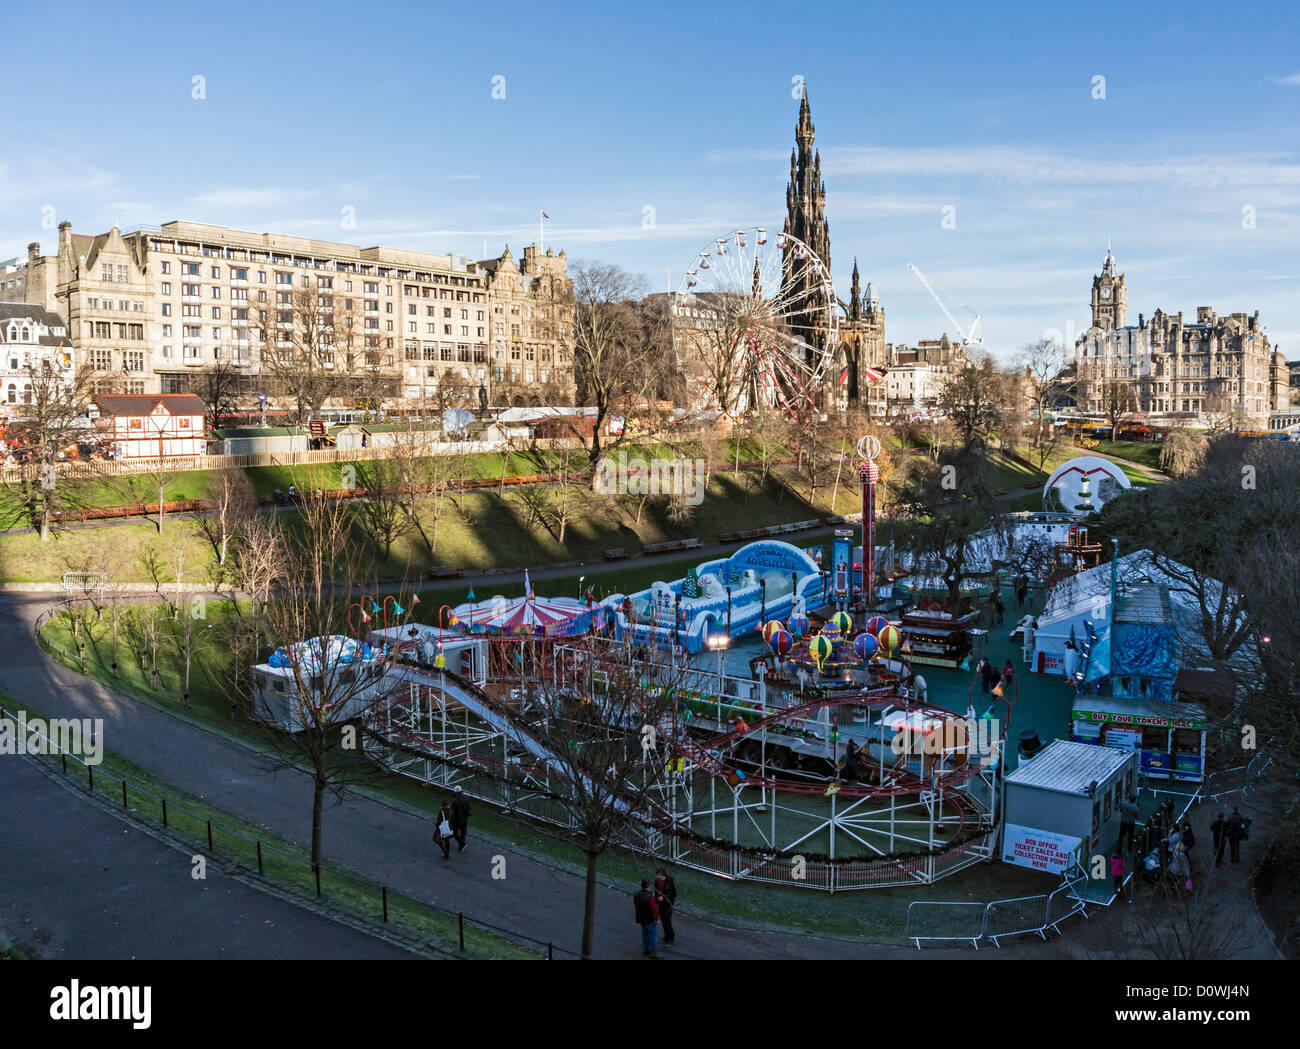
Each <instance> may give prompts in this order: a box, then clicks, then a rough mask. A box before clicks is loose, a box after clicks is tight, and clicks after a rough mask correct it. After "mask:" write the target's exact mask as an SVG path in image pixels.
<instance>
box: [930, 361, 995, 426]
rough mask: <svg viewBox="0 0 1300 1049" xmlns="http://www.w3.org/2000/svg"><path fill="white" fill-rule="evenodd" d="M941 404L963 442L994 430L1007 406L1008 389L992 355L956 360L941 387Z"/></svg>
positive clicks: (939, 401)
mask: <svg viewBox="0 0 1300 1049" xmlns="http://www.w3.org/2000/svg"><path fill="white" fill-rule="evenodd" d="M938 406H939V408H940V409H941V410H942V412H943V413H944V415H946V416H947V417H948V418H949V419H950V420H952V424H953V426H954V427H955V428H956V430H957V432H958V434H959V435H960V437H961V439H962V442H963V443H964V444H967V445H969V444H971V443H972V442H973V441H974V440H976V439H977V438H979V439H981V440H982V439H986V438H988V437H989V436H990V435H991V434H992V433H994V431H995V429H996V427H997V425H998V423H999V421H1000V420H1001V418H1002V414H1003V412H1004V411H1005V409H1006V406H1007V405H1006V388H1005V384H1004V383H1003V382H1002V380H1001V378H1000V376H999V375H998V373H997V369H996V368H995V366H994V364H993V358H992V357H989V356H987V355H984V356H982V357H975V356H967V357H963V358H961V359H960V360H957V361H954V362H953V365H952V370H951V371H950V372H949V373H948V375H947V376H946V377H945V378H944V380H943V382H942V384H941V385H940V387H939V396H938Z"/></svg>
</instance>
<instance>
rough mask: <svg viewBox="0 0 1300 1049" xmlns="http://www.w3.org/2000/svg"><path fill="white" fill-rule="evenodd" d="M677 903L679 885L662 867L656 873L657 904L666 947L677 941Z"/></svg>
mask: <svg viewBox="0 0 1300 1049" xmlns="http://www.w3.org/2000/svg"><path fill="white" fill-rule="evenodd" d="M676 902H677V885H676V884H675V883H674V882H673V879H672V878H671V877H670V876H669V874H668V872H667V871H666V870H664V869H663V868H662V867H660V868H659V869H658V870H656V871H655V903H656V905H658V907H659V920H660V921H661V922H662V923H663V927H664V946H665V947H671V946H672V945H673V943H674V942H675V941H676V940H677V933H676V932H674V931H673V905H674V904H675V903H676Z"/></svg>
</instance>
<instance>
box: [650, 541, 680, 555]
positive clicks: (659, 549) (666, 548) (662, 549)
mask: <svg viewBox="0 0 1300 1049" xmlns="http://www.w3.org/2000/svg"><path fill="white" fill-rule="evenodd" d="M681 548H682V541H681V540H680V539H667V540H665V541H664V542H662V543H646V544H645V546H643V547H642V548H641V549H642V550H643V551H644V552H645V553H647V554H666V553H669V552H670V551H673V550H680V549H681Z"/></svg>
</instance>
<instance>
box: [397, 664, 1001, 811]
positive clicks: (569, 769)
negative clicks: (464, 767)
mask: <svg viewBox="0 0 1300 1049" xmlns="http://www.w3.org/2000/svg"><path fill="white" fill-rule="evenodd" d="M402 670H403V676H404V678H405V679H406V680H408V681H409V682H411V683H412V684H416V685H420V686H423V687H426V688H429V689H432V690H436V691H439V692H442V693H443V694H444V695H446V696H447V697H449V698H450V699H453V700H455V701H456V702H457V703H459V704H461V705H462V706H464V707H465V708H466V709H467V710H469V711H470V713H472V714H473V715H474V716H475V717H476V718H478V719H479V720H481V721H482V722H484V723H485V724H486V725H488V726H489V727H491V728H492V729H493V730H495V731H496V732H499V733H500V734H501V735H503V736H504V737H505V738H506V739H508V740H510V741H511V742H512V743H514V744H516V745H517V746H519V747H521V748H522V749H523V750H525V751H526V752H527V753H528V754H530V755H532V756H533V757H534V758H535V759H537V760H538V761H539V762H540V763H542V764H544V765H550V766H552V767H553V768H556V769H557V770H558V771H559V772H560V773H561V775H563V776H566V777H572V776H581V778H582V780H583V781H584V783H586V784H587V785H588V788H589V789H590V788H591V787H592V786H593V784H592V781H591V780H590V779H589V778H588V776H587V775H586V773H584V772H582V771H581V770H580V769H578V767H577V766H576V765H574V764H573V763H572V761H571V758H570V757H569V756H568V755H567V754H561V753H558V752H557V751H556V750H555V749H554V747H553V746H552V745H551V744H550V743H549V742H548V741H547V740H545V739H544V738H542V737H541V736H539V735H538V734H537V733H535V732H534V731H533V730H532V729H531V728H530V727H529V726H528V725H527V724H526V723H525V722H524V721H523V720H522V719H521V718H520V717H519V716H518V715H517V714H516V713H515V712H513V711H511V710H510V709H509V708H508V707H506V706H505V705H504V704H502V703H500V702H499V701H497V700H495V699H493V698H492V697H491V696H490V695H488V694H487V693H486V692H484V691H483V690H482V689H480V688H478V687H477V686H476V685H474V684H473V683H471V682H469V681H467V680H465V679H464V678H462V677H460V676H459V675H457V674H454V673H452V672H450V671H439V672H433V671H428V670H424V669H419V668H415V667H412V666H410V665H409V664H403V665H402ZM670 692H671V690H670ZM403 701H404V700H402V699H399V698H397V697H394V698H393V700H392V701H391V705H393V706H397V705H400V704H401V703H402V702H403ZM828 706H836V707H839V706H866V707H867V708H878V709H879V708H885V707H895V708H897V709H898V710H900V711H902V712H904V713H907V714H920V715H921V716H922V718H923V719H925V720H933V721H935V722H936V723H938V724H943V723H946V722H948V721H953V720H958V721H960V720H964V719H961V718H958V717H957V716H956V715H954V714H952V713H951V712H950V711H944V710H940V709H938V708H935V707H927V706H922V705H918V704H911V703H909V702H908V701H907V700H905V699H903V698H902V697H900V696H898V695H897V694H895V693H894V691H893V690H892V689H886V688H881V689H868V690H863V691H859V692H852V693H840V694H837V695H835V696H827V697H822V698H818V699H814V700H810V701H808V702H806V703H802V704H800V705H798V706H794V707H787V708H784V709H782V710H780V711H776V712H774V713H772V714H769V715H768V716H766V717H764V718H761V719H759V720H758V721H756V722H755V723H754V724H753V725H751V726H749V727H748V728H747V729H746V730H744V731H741V730H737V729H733V730H731V731H728V732H723V733H716V734H714V735H712V736H710V737H708V738H705V739H703V740H697V739H696V738H695V737H694V736H692V735H691V733H690V732H689V731H686V729H687V728H688V727H689V726H688V725H685V724H675V723H674V721H675V719H674V718H672V717H671V716H670V715H665V716H663V717H661V719H660V722H659V724H658V725H656V729H657V731H658V733H659V737H660V739H661V741H662V742H663V743H664V745H665V747H666V748H667V750H668V751H669V753H672V754H677V755H680V756H682V757H685V758H688V759H689V760H690V761H691V763H692V764H693V765H695V766H696V767H697V768H698V769H700V770H701V771H702V772H704V773H706V774H707V775H710V776H717V777H719V778H726V777H727V776H728V775H730V774H731V773H733V772H734V770H735V762H734V761H731V762H729V761H728V760H726V757H725V755H728V754H730V753H733V752H734V751H735V749H736V747H737V745H738V744H739V743H741V742H744V741H746V740H749V739H756V738H759V737H760V734H761V733H762V732H763V731H764V730H768V729H773V728H776V727H779V726H782V725H783V724H784V723H785V722H786V721H788V720H789V719H791V718H800V717H807V716H808V715H809V714H813V713H816V712H817V711H819V710H821V709H822V708H824V707H828ZM391 731H393V732H394V733H395V734H397V735H400V736H405V737H407V738H408V739H410V740H411V741H412V742H413V743H416V744H418V746H419V748H420V749H422V750H426V751H427V750H430V749H432V750H434V751H435V752H439V753H442V748H440V747H438V746H437V744H436V741H434V740H430V739H428V738H426V737H421V736H416V735H414V734H410V733H406V732H404V731H402V730H400V729H397V728H393V729H392V730H391ZM768 742H771V737H770V736H769V737H768ZM779 743H780V740H779V739H778V745H779ZM445 756H447V757H453V756H454V755H452V754H450V753H446V754H445ZM476 760H478V759H476ZM493 764H495V763H493ZM503 771H504V770H503ZM529 771H534V772H535V771H536V769H535V768H534V769H530V770H529ZM978 771H979V768H978V763H977V762H976V761H974V760H967V761H966V762H965V763H963V764H962V765H959V766H957V767H955V768H953V769H950V770H946V771H943V772H941V773H940V774H939V775H937V776H935V777H933V778H930V777H923V776H918V775H916V774H915V773H912V772H908V771H906V770H904V769H899V768H896V767H890V768H886V769H885V774H886V776H887V777H888V779H887V782H884V783H881V784H875V785H873V784H869V783H845V782H838V781H837V782H838V787H837V789H836V791H835V793H838V794H839V795H840V796H841V797H843V798H846V799H848V798H854V799H858V798H876V797H879V798H888V797H890V796H894V797H901V796H909V795H925V794H931V795H934V796H936V797H938V798H939V799H941V801H942V802H943V803H944V804H946V805H948V806H950V807H951V808H952V809H953V810H955V815H956V816H957V817H958V821H959V822H958V825H957V827H956V832H955V835H954V837H956V836H959V835H960V834H961V833H962V832H963V831H965V830H967V829H968V828H970V827H975V826H978V825H979V822H980V819H981V812H980V810H979V809H978V808H977V807H976V806H975V804H974V802H973V801H972V800H971V799H970V797H969V796H968V795H967V794H966V792H965V791H962V790H960V789H958V788H960V787H962V786H963V785H965V784H966V783H968V782H969V781H970V780H971V779H972V778H974V777H975V776H976V775H977V773H978ZM744 784H745V785H746V786H752V787H764V788H767V789H770V790H773V791H783V792H789V793H791V794H802V795H809V796H812V795H819V794H822V795H824V794H826V793H827V789H828V786H829V784H830V781H818V780H813V781H809V780H801V779H795V778H791V777H784V776H777V775H771V774H768V775H750V774H746V778H745V779H744ZM631 801H632V799H631V798H630V797H629V799H628V800H627V801H624V802H620V803H619V807H620V808H622V807H624V806H625V805H629V804H630V803H631Z"/></svg>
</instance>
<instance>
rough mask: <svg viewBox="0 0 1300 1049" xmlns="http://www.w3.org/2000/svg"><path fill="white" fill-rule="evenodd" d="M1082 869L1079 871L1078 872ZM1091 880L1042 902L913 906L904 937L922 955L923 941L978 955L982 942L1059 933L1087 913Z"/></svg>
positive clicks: (1077, 880) (1069, 884)
mask: <svg viewBox="0 0 1300 1049" xmlns="http://www.w3.org/2000/svg"><path fill="white" fill-rule="evenodd" d="M1076 869H1077V868H1076ZM1086 881H1087V876H1086V875H1084V874H1080V875H1078V876H1075V877H1070V878H1066V880H1065V881H1063V882H1062V884H1061V885H1059V886H1058V887H1057V888H1056V889H1054V890H1053V891H1051V892H1048V893H1040V894H1039V895H1037V896H1020V897H1017V898H1014V899H1008V900H993V901H992V902H991V903H966V902H955V901H948V900H913V901H912V902H911V903H910V904H908V907H907V924H906V926H905V927H904V935H905V936H906V938H907V939H909V940H911V941H912V942H913V943H914V944H916V949H917V950H920V949H921V941H922V940H954V941H968V942H969V943H970V945H971V946H972V947H974V948H975V949H976V950H979V946H980V943H981V942H982V941H987V942H991V943H992V944H993V946H994V947H999V948H1000V947H1001V946H1002V944H1001V942H1000V941H1001V940H1003V939H1005V938H1006V937H1008V936H1024V935H1029V934H1036V935H1038V936H1039V937H1040V938H1041V939H1044V940H1045V939H1047V930H1048V929H1051V930H1052V931H1053V932H1056V933H1059V932H1060V931H1061V930H1060V924H1061V922H1063V921H1064V920H1065V919H1066V918H1069V917H1071V916H1072V915H1075V914H1082V915H1083V916H1084V917H1085V918H1086V917H1087V916H1088V911H1087V890H1086V888H1084V885H1085V883H1086Z"/></svg>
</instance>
